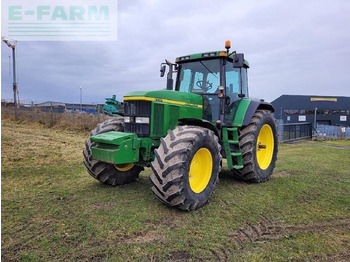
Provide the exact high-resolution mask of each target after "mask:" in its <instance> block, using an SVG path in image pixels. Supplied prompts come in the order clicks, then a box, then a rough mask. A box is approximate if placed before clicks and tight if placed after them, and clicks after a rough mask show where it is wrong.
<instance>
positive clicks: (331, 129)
mask: <svg viewBox="0 0 350 262" xmlns="http://www.w3.org/2000/svg"><path fill="white" fill-rule="evenodd" d="M316 137H317V140H327V139H350V128H349V127H341V126H328V125H317V136H316Z"/></svg>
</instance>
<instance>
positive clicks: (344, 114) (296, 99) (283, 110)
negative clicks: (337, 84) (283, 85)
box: [271, 95, 350, 127]
mask: <svg viewBox="0 0 350 262" xmlns="http://www.w3.org/2000/svg"><path fill="white" fill-rule="evenodd" d="M271 104H272V105H273V106H274V108H275V117H276V119H283V123H302V122H312V123H314V122H315V121H316V123H318V124H322V125H333V126H347V127H349V126H350V97H345V96H305V95H282V96H280V97H279V98H277V99H275V100H274V101H272V102H271Z"/></svg>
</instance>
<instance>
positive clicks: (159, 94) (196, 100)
mask: <svg viewBox="0 0 350 262" xmlns="http://www.w3.org/2000/svg"><path fill="white" fill-rule="evenodd" d="M124 97H149V98H159V99H168V100H174V101H177V102H186V103H189V104H195V105H202V96H200V95H197V94H192V93H185V92H174V91H171V90H155V91H136V92H131V93H128V94H126V95H125V96H124Z"/></svg>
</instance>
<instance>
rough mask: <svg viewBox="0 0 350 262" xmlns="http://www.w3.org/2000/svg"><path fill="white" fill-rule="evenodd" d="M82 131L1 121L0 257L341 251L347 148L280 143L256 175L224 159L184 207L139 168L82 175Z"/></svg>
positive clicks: (319, 254) (349, 215)
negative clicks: (198, 200) (237, 175)
mask: <svg viewBox="0 0 350 262" xmlns="http://www.w3.org/2000/svg"><path fill="white" fill-rule="evenodd" d="M86 136H87V134H84V133H79V132H73V131H64V130H62V131H60V130H58V129H48V128H45V127H43V126H40V125H39V124H33V123H31V124H30V123H29V124H28V123H26V124H24V123H16V122H13V121H9V120H3V121H2V137H1V138H2V185H1V188H2V191H1V197H2V201H1V208H2V214H1V216H2V225H1V229H2V233H1V236H2V238H1V242H2V247H1V248H2V260H3V261H15V260H16V261H18V260H19V261H49V260H51V261H53V260H68V261H73V260H77V261H87V260H93V261H167V260H170V261H176V260H178V261H201V260H202V261H296V260H302V261H325V260H326V261H327V260H333V261H339V260H340V261H347V260H350V251H349V250H350V244H349V243H350V231H349V227H350V164H349V159H350V150H348V149H338V148H329V147H317V146H307V145H285V144H282V145H280V151H279V155H278V162H277V166H276V169H275V172H274V174H273V176H272V178H271V180H270V181H269V182H267V183H263V184H246V183H242V182H239V181H237V180H235V179H234V178H233V177H232V175H231V174H230V172H229V171H228V170H227V168H225V167H224V169H223V171H222V172H221V174H220V183H219V184H218V186H217V188H216V191H215V193H214V195H213V197H212V199H211V201H210V202H209V203H208V204H207V205H206V206H204V207H203V208H201V209H199V210H197V211H195V212H191V213H187V212H181V211H178V210H176V209H172V208H168V207H166V206H164V205H163V204H161V203H160V202H158V201H157V200H156V198H155V197H154V196H153V194H152V192H151V190H150V187H151V184H150V181H149V179H148V177H149V175H150V172H151V170H149V169H146V170H145V171H144V172H143V173H141V177H140V179H139V180H138V181H137V182H135V183H132V184H129V185H125V186H121V187H115V188H112V187H108V186H104V185H102V184H100V183H99V182H97V181H96V180H94V179H93V178H92V177H90V176H89V175H88V174H87V172H86V171H85V168H84V166H83V164H82V149H83V147H84V140H85V138H86ZM337 143H339V145H342V142H340V141H337ZM344 145H348V144H347V142H344Z"/></svg>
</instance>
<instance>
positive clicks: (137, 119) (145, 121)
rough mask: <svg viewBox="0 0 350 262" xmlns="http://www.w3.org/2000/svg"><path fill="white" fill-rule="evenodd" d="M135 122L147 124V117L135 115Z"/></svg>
mask: <svg viewBox="0 0 350 262" xmlns="http://www.w3.org/2000/svg"><path fill="white" fill-rule="evenodd" d="M135 122H136V123H138V124H149V118H148V117H135Z"/></svg>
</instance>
